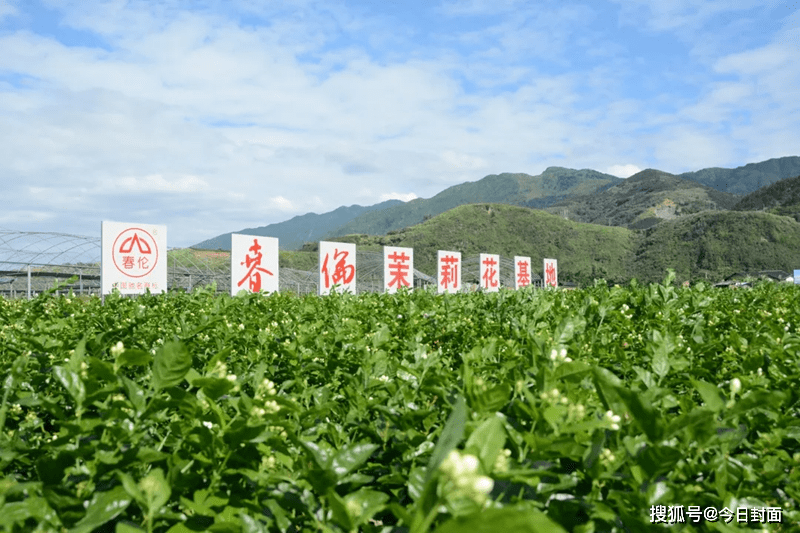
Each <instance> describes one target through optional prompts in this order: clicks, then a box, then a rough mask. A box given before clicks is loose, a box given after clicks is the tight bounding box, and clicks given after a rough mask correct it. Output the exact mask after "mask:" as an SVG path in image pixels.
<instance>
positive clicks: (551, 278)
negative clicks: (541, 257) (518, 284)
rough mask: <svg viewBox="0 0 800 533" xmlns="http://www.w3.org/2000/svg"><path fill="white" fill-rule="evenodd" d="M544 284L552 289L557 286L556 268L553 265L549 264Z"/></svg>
mask: <svg viewBox="0 0 800 533" xmlns="http://www.w3.org/2000/svg"><path fill="white" fill-rule="evenodd" d="M544 283H545V285H549V286H551V287H555V286H556V267H555V265H554V264H553V263H547V269H546V270H545V280H544Z"/></svg>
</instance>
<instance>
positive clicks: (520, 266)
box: [514, 255, 531, 289]
mask: <svg viewBox="0 0 800 533" xmlns="http://www.w3.org/2000/svg"><path fill="white" fill-rule="evenodd" d="M530 284H531V258H530V257H522V256H519V255H515V256H514V288H515V289H521V288H523V287H527V286H528V285H530Z"/></svg>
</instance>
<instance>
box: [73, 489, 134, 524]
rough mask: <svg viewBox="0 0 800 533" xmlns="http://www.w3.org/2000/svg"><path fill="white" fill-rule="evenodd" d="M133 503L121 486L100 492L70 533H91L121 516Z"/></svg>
mask: <svg viewBox="0 0 800 533" xmlns="http://www.w3.org/2000/svg"><path fill="white" fill-rule="evenodd" d="M130 503H131V497H130V495H128V493H127V492H126V491H125V489H124V488H123V487H121V486H116V487H114V488H113V489H111V490H109V491H106V492H98V493H96V494H95V495H94V497H93V498H92V501H91V502H90V503H89V507H87V509H86V514H85V515H84V516H83V518H81V520H80V521H79V522H78V523H77V524H75V527H73V528H72V529H70V530H69V531H70V533H91V532H92V531H94V530H95V529H97V528H98V527H100V526H102V525H103V524H105V523H106V522H108V521H109V520H112V519H114V518H116V517H117V516H119V515H120V514H121V513H122V512H123V511H124V510H125V509H127V508H128V505H130Z"/></svg>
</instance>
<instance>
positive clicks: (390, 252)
mask: <svg viewBox="0 0 800 533" xmlns="http://www.w3.org/2000/svg"><path fill="white" fill-rule="evenodd" d="M400 287H407V288H408V289H413V288H414V249H413V248H397V247H394V246H384V247H383V290H384V291H385V292H388V293H390V294H392V293H395V292H397V289H399V288H400Z"/></svg>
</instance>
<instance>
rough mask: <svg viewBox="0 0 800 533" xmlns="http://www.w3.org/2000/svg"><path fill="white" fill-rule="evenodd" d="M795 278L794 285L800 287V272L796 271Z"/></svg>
mask: <svg viewBox="0 0 800 533" xmlns="http://www.w3.org/2000/svg"><path fill="white" fill-rule="evenodd" d="M793 277H794V284H795V285H800V270H795V271H794V276H793Z"/></svg>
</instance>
